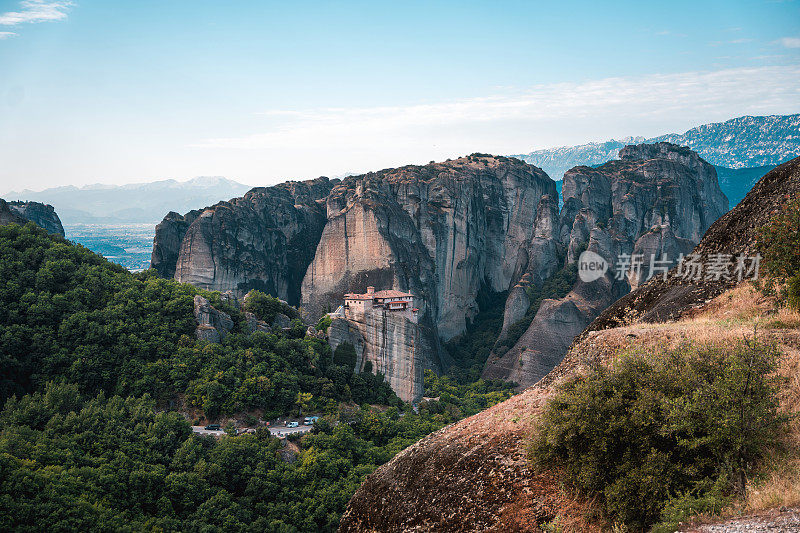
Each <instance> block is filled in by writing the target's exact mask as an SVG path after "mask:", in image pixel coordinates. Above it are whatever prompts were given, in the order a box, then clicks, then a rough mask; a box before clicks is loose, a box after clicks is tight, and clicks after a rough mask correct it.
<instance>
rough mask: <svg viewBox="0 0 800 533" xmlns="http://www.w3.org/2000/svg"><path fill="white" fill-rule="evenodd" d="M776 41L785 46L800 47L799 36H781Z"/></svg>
mask: <svg viewBox="0 0 800 533" xmlns="http://www.w3.org/2000/svg"><path fill="white" fill-rule="evenodd" d="M778 42H779V43H780V44H781V45H783V46H784V47H785V48H800V37H783V38H782V39H778Z"/></svg>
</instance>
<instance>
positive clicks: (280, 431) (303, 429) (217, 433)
mask: <svg viewBox="0 0 800 533" xmlns="http://www.w3.org/2000/svg"><path fill="white" fill-rule="evenodd" d="M204 427H205V426H192V431H193V432H195V433H197V434H198V435H212V436H214V437H221V436H222V435H225V432H224V431H222V430H221V429H220V430H215V429H204ZM311 427H312V426H297V427H296V428H287V427H286V426H272V427H270V428H269V432H270V433H272V435H273V436H275V437H285V436H287V435H294V434H296V433H300V434H302V433H308V432H309V431H311Z"/></svg>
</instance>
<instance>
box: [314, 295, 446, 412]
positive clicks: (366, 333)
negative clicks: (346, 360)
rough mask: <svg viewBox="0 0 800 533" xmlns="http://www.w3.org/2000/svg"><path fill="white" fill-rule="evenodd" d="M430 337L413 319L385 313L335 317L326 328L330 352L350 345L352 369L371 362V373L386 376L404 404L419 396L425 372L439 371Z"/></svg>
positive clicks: (380, 311) (423, 383) (377, 312)
mask: <svg viewBox="0 0 800 533" xmlns="http://www.w3.org/2000/svg"><path fill="white" fill-rule="evenodd" d="M430 338H431V337H430V336H429V335H426V334H425V332H424V330H423V329H422V328H420V327H419V325H418V324H417V322H416V321H415V320H413V319H411V318H409V317H408V316H406V315H405V314H403V313H393V312H391V311H386V310H375V311H372V312H367V313H359V314H357V315H356V316H353V317H348V318H345V317H336V318H334V319H333V321H332V322H331V325H330V328H328V342H330V345H331V350H335V349H336V347H337V346H339V345H340V344H342V343H345V342H347V343H350V344H351V345H353V347H354V348H355V350H356V366H355V369H354V370H355V371H356V372H362V371H364V365H365V363H366V362H367V361H371V362H372V368H373V371H374V372H380V373H381V374H383V375H384V376H386V380H387V381H388V382H389V385H390V386H391V387H392V390H394V392H395V394H397V396H398V397H399V398H400V399H401V400H403V401H406V402H411V401H416V400H418V399H420V398H421V397H422V393H423V392H424V388H425V379H424V371H425V370H426V369H437V370H438V368H437V366H436V364H437V359H436V358H434V357H431V355H432V354H434V353H435V351H434V349H433V347H432V346H430Z"/></svg>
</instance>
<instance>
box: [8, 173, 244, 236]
mask: <svg viewBox="0 0 800 533" xmlns="http://www.w3.org/2000/svg"><path fill="white" fill-rule="evenodd" d="M250 189H251V187H250V186H248V185H243V184H241V183H237V182H235V181H232V180H229V179H226V178H223V177H220V176H201V177H198V178H194V179H191V180H189V181H182V182H181V181H176V180H172V179H170V180H162V181H155V182H151V183H132V184H129V185H101V184H97V185H86V186H84V187H74V186H71V185H70V186H66V187H54V188H50V189H45V190H43V191H31V190H27V189H26V190H22V191H12V192H9V193H7V194H5V195H4V197H5V198H7V199H8V200H25V201H30V200H33V201H37V202H42V203H44V204H50V205H52V206H53V207H55V209H56V212H57V213H58V215H59V216H60V217H61V221H62V222H63V223H64V225H70V224H122V223H152V224H153V225H155V224H157V223H158V221H160V220H161V219H162V218H164V215H165V214H167V213H168V212H170V211H178V212H181V213H184V212H186V211H189V210H192V209H198V208H202V207H205V206H208V205H213V204H215V203H217V202H219V201H220V200H227V199H229V198H234V197H237V196H242V195H243V194H244V193H245V192H247V191H249V190H250Z"/></svg>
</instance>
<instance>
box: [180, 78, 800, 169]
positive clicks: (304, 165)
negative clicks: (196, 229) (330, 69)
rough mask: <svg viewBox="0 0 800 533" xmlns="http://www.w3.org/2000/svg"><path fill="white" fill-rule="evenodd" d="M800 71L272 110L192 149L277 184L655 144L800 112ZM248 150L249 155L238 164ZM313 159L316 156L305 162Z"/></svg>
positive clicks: (621, 80) (573, 85)
mask: <svg viewBox="0 0 800 533" xmlns="http://www.w3.org/2000/svg"><path fill="white" fill-rule="evenodd" d="M798 102H800V66H773V67H754V68H738V69H727V70H719V71H711V72H686V73H678V74H653V75H648V76H641V77H624V78H623V77H619V78H606V79H600V80H594V81H588V82H583V83H550V84H541V85H537V86H534V87H530V88H528V89H526V90H519V89H518V90H506V91H503V92H500V91H498V93H497V94H492V95H487V96H484V97H480V98H467V99H460V100H453V101H444V102H438V103H421V104H418V105H409V106H378V107H347V108H345V107H326V108H316V109H273V110H265V111H263V112H260V113H258V114H257V119H258V120H259V121H260V126H259V125H258V123H256V124H255V125H254V126H253V127H254V129H255V131H257V132H258V131H259V129H260V132H259V133H255V134H250V135H242V136H229V137H219V138H209V139H204V140H202V141H199V142H197V143H194V144H192V145H190V146H191V147H192V148H199V149H203V150H209V149H210V150H211V151H212V153H216V154H219V157H238V158H240V159H241V160H243V161H244V160H247V161H250V160H258V161H259V162H263V164H264V165H266V167H265V168H268V169H269V170H268V172H270V174H272V173H274V174H275V176H284V177H285V176H287V175H294V176H306V177H310V176H314V175H320V174H326V175H331V174H337V173H342V172H345V171H349V170H352V169H353V168H355V167H358V168H359V169H374V168H385V167H387V166H394V165H398V164H406V163H411V162H416V163H424V162H427V161H429V160H431V159H436V160H440V159H445V158H447V157H453V156H457V155H459V154H466V153H470V152H474V151H479V152H490V153H500V154H509V153H525V152H528V151H530V150H532V149H538V148H544V147H548V146H558V145H570V144H577V143H579V142H587V141H590V140H596V141H602V140H607V139H608V138H610V137H613V136H626V135H645V136H655V135H660V134H663V133H670V132H673V131H685V130H686V129H688V127H691V126H695V125H699V124H702V123H704V122H712V121H717V120H727V119H729V118H731V117H735V116H740V115H745V114H752V115H766V114H773V113H777V114H783V113H789V112H797V111H798V110H800V109H798ZM241 151H247V152H248V154H247V155H243V154H241V155H238V156H237V155H234V154H236V153H237V152H241ZM310 153H313V154H314V157H311V158H309V154H310Z"/></svg>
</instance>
